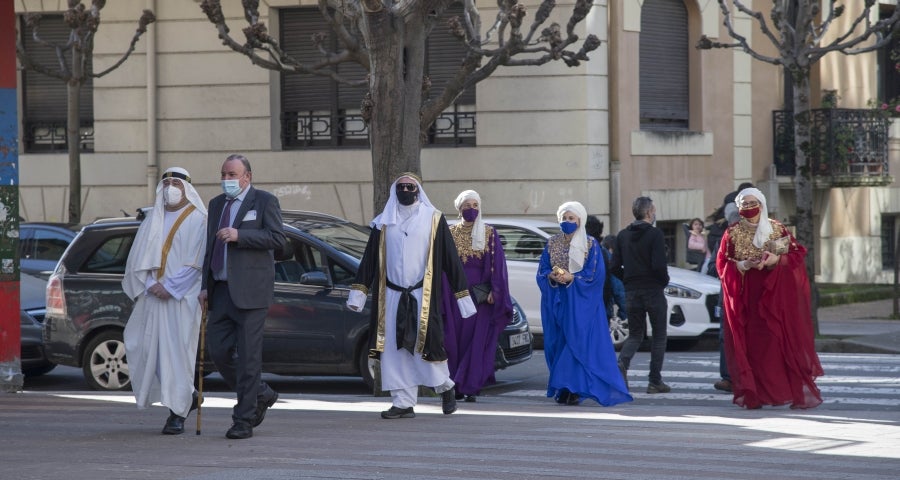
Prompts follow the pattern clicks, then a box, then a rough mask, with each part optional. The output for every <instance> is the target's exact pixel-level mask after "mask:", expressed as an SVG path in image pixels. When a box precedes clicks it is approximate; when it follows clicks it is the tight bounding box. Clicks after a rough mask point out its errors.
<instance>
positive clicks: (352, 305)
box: [347, 290, 368, 312]
mask: <svg viewBox="0 0 900 480" xmlns="http://www.w3.org/2000/svg"><path fill="white" fill-rule="evenodd" d="M367 297H368V296H367V295H366V294H365V293H363V292H361V291H359V290H350V295H349V296H348V297H347V308H349V309H350V310H353V311H354V312H361V311H362V310H363V307H365V306H366V298H367Z"/></svg>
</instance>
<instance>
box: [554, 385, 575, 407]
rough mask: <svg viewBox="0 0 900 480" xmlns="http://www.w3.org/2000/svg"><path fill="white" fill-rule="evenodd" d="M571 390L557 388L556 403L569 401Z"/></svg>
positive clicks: (561, 403) (563, 403) (562, 403)
mask: <svg viewBox="0 0 900 480" xmlns="http://www.w3.org/2000/svg"><path fill="white" fill-rule="evenodd" d="M570 395H571V392H569V390H568V389H565V388H561V389H559V393H558V394H557V395H556V403H558V404H560V405H566V404H568V403H569V396H570Z"/></svg>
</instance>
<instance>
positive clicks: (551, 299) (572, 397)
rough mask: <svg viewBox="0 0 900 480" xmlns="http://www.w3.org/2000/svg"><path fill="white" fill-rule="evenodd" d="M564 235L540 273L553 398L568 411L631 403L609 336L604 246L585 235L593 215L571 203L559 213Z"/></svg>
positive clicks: (550, 245) (551, 243) (553, 241)
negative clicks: (585, 404) (589, 403)
mask: <svg viewBox="0 0 900 480" xmlns="http://www.w3.org/2000/svg"><path fill="white" fill-rule="evenodd" d="M556 216H557V219H558V220H559V222H560V229H561V230H562V233H559V234H556V235H554V236H552V237H550V239H549V240H548V241H547V245H546V247H545V248H544V251H543V253H542V254H541V260H540V264H539V265H538V271H537V279H536V280H537V284H538V287H539V288H540V289H541V323H542V324H543V328H544V357H545V359H546V361H547V368H548V370H549V371H550V378H549V380H548V382H547V396H548V397H550V398H554V399H555V400H556V401H557V403H560V404H563V405H578V404H580V403H581V402H582V401H583V400H584V399H585V398H590V399H593V400H594V401H596V402H598V403H600V404H601V405H604V406H612V405H616V404H618V403H622V402H630V401H631V400H632V398H631V395H630V394H629V393H628V387H627V386H626V385H625V380H624V379H623V378H622V376H621V375H619V372H618V371H617V368H616V352H615V350H614V349H613V345H612V340H611V339H610V336H609V326H608V322H607V321H606V307H605V306H604V305H603V282H604V279H605V277H606V268H605V266H604V264H603V257H602V255H601V254H600V245H599V244H598V242H597V241H596V240H595V239H594V238H593V237H591V236H589V235H587V233H586V232H585V229H584V222H585V219H586V218H587V212H586V211H585V209H584V206H582V205H581V204H580V203H578V202H566V203H563V204H562V205H560V207H559V209H558V210H557V212H556Z"/></svg>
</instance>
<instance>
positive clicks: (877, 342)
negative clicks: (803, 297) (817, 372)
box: [816, 298, 900, 354]
mask: <svg viewBox="0 0 900 480" xmlns="http://www.w3.org/2000/svg"><path fill="white" fill-rule="evenodd" d="M893 309H894V301H893V299H890V298H888V299H884V300H877V301H874V302H863V303H848V304H845V305H835V306H833V307H823V308H820V309H819V333H820V334H821V336H822V337H824V338H818V339H816V351H818V352H826V353H893V354H897V353H900V320H891V319H890V316H891V314H892V313H893V311H894V310H893Z"/></svg>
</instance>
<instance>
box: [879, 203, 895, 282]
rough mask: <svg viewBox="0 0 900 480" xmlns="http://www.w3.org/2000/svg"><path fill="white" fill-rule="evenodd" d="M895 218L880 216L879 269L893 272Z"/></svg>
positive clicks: (893, 216)
mask: <svg viewBox="0 0 900 480" xmlns="http://www.w3.org/2000/svg"><path fill="white" fill-rule="evenodd" d="M896 224H897V216H896V215H882V216H881V267H882V268H885V269H888V270H893V269H894V255H895V254H896V252H895V251H894V248H895V246H896V243H897V225H896Z"/></svg>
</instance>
